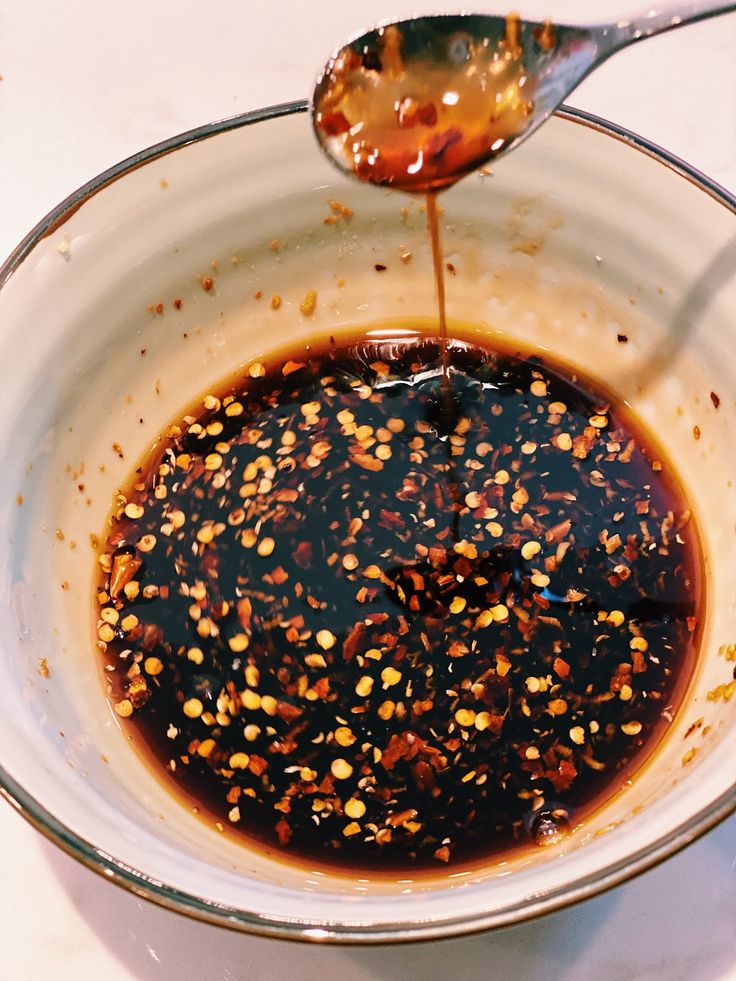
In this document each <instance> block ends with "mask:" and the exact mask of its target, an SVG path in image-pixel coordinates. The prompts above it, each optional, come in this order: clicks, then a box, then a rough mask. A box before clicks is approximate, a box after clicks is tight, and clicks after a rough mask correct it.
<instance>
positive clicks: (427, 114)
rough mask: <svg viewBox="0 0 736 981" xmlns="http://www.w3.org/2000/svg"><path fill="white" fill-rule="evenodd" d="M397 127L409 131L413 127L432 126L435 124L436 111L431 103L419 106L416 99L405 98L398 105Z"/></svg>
mask: <svg viewBox="0 0 736 981" xmlns="http://www.w3.org/2000/svg"><path fill="white" fill-rule="evenodd" d="M397 113H398V117H399V126H401V128H402V129H410V128H413V127H414V126H418V125H422V126H434V125H436V123H437V109H436V108H435V105H434V103H433V102H425V103H424V104H423V105H420V104H419V103H418V102H417V100H416V99H413V98H412V97H411V96H406V97H405V98H403V99H402V100H401V102H400V103H399V108H398V110H397Z"/></svg>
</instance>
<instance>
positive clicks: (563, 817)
mask: <svg viewBox="0 0 736 981" xmlns="http://www.w3.org/2000/svg"><path fill="white" fill-rule="evenodd" d="M524 831H525V832H526V834H527V835H528V837H529V839H530V840H531V841H532V842H533V843H534V844H535V845H540V846H541V847H543V848H548V847H549V846H551V845H560V844H562V842H563V841H564V840H565V839H566V838H567V837H568V836H569V835H570V833H571V831H572V811H571V809H570V808H569V807H567V806H566V805H565V804H561V803H559V802H557V801H546V802H545V803H543V804H542V805H541V806H540V807H537V808H536V809H535V808H532V809H531V810H530V811H528V812H527V813H526V814H525V815H524Z"/></svg>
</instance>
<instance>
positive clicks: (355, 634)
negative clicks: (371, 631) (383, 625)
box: [342, 623, 366, 661]
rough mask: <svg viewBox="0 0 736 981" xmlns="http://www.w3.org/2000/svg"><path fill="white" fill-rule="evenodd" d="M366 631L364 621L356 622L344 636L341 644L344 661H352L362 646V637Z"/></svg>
mask: <svg viewBox="0 0 736 981" xmlns="http://www.w3.org/2000/svg"><path fill="white" fill-rule="evenodd" d="M365 633H366V626H365V624H364V623H356V624H355V626H354V627H353V629H352V630H351V631H350V633H348V635H347V636H346V637H345V640H344V641H343V644H342V656H343V658H344V659H345V660H346V661H352V659H353V658H354V657H355V655H356V654H357V653H358V651H359V650H360V648H361V646H362V642H363V637H364V636H365Z"/></svg>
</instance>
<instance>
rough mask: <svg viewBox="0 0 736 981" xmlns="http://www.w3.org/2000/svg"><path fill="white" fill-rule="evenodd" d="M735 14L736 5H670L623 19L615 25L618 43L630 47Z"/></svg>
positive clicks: (699, 0)
mask: <svg viewBox="0 0 736 981" xmlns="http://www.w3.org/2000/svg"><path fill="white" fill-rule="evenodd" d="M733 11H736V3H733V2H731V3H722V2H720V3H718V2H717V3H714V2H713V0H687V2H682V0H681V2H680V3H669V4H667V5H666V6H665V7H663V8H662V9H650V10H648V11H647V12H646V13H645V14H641V15H639V16H633V17H626V18H623V19H622V20H620V21H619V22H618V24H617V25H616V26H617V28H618V40H619V43H620V44H632V43H633V42H634V41H643V40H644V38H648V37H652V35H653V34H662V33H663V32H664V31H671V30H674V28H676V27H683V26H684V25H685V24H694V23H695V22H696V21H699V20H706V18H708V17H718V16H719V15H720V14H729V13H732V12H733Z"/></svg>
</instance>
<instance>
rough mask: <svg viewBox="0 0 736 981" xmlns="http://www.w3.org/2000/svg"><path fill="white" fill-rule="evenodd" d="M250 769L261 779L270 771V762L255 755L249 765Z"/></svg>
mask: <svg viewBox="0 0 736 981" xmlns="http://www.w3.org/2000/svg"><path fill="white" fill-rule="evenodd" d="M248 769H249V770H250V772H251V773H252V774H253V775H254V776H256V777H260V776H261V775H262V774H264V773H265V772H266V770H267V769H268V760H264V758H263V757H262V756H257V755H256V754H255V753H253V754H252V755H251V758H250V763H249V764H248Z"/></svg>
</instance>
